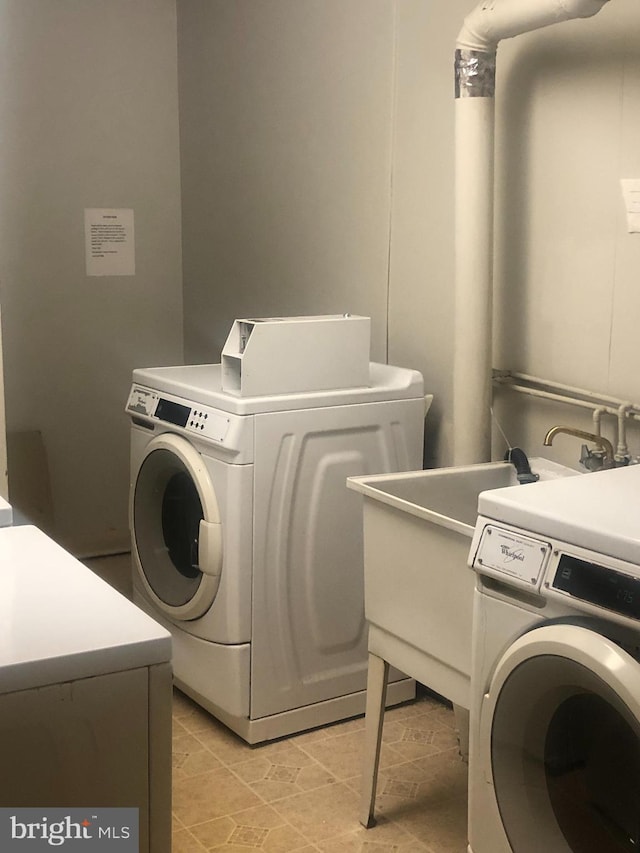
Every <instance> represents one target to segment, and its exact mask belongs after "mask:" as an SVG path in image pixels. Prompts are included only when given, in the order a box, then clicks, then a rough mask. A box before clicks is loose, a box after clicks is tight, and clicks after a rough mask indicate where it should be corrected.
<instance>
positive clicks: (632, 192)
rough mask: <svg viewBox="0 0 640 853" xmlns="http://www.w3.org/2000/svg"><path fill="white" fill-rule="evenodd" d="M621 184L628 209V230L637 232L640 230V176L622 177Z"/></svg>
mask: <svg viewBox="0 0 640 853" xmlns="http://www.w3.org/2000/svg"><path fill="white" fill-rule="evenodd" d="M620 184H621V185H622V197H623V199H624V206H625V209H626V211H627V230H628V231H629V233H630V234H637V233H639V232H640V178H622V179H621V181H620Z"/></svg>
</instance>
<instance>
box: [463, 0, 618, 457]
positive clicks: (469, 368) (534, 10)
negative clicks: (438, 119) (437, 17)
mask: <svg viewBox="0 0 640 853" xmlns="http://www.w3.org/2000/svg"><path fill="white" fill-rule="evenodd" d="M607 2H608V0H484V2H482V3H480V4H479V5H478V6H477V7H476V8H475V9H474V10H473V11H472V12H471V13H470V14H469V15H467V17H466V18H465V20H464V24H463V26H462V29H461V30H460V33H459V35H458V39H457V42H456V62H455V68H456V141H455V174H456V179H455V315H454V319H455V347H454V378H453V462H454V465H470V464H473V463H475V462H488V461H489V460H490V459H491V414H490V411H491V372H492V371H491V369H492V343H493V332H492V325H493V323H492V313H493V204H494V186H493V181H494V135H495V109H494V106H495V72H496V53H497V48H498V43H499V42H500V41H501V40H502V39H505V38H513V37H514V36H517V35H521V34H523V33H527V32H531V31H532V30H537V29H540V28H542V27H547V26H550V25H551V24H557V23H560V22H561V21H569V20H571V19H573V18H589V17H591V16H592V15H595V14H596V13H597V12H599V11H600V9H601V8H602V7H603V6H604V5H605V3H607Z"/></svg>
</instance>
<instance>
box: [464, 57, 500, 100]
mask: <svg viewBox="0 0 640 853" xmlns="http://www.w3.org/2000/svg"><path fill="white" fill-rule="evenodd" d="M455 69H456V98H493V97H494V96H495V92H496V54H495V51H494V52H493V53H485V52H483V51H479V50H461V49H460V48H458V50H456V63H455Z"/></svg>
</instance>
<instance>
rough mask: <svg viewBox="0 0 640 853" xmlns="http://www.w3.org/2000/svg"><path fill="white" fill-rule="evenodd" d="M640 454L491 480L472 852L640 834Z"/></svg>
mask: <svg viewBox="0 0 640 853" xmlns="http://www.w3.org/2000/svg"><path fill="white" fill-rule="evenodd" d="M638 495H640V466H633V467H629V468H620V469H616V470H612V471H602V472H598V473H592V474H585V475H583V476H578V477H570V478H567V479H562V480H555V481H553V482H545V483H542V482H540V483H535V484H530V485H527V486H524V487H523V486H518V487H515V488H507V489H501V490H496V491H489V492H485V493H482V494H481V495H480V497H479V502H478V509H479V513H480V516H479V518H478V522H477V526H476V530H475V534H474V539H473V544H472V548H471V553H470V560H471V561H472V564H473V567H474V569H475V570H476V572H477V588H476V592H475V609H474V628H473V633H474V642H473V672H472V682H471V688H472V703H471V704H472V706H471V747H470V757H469V842H470V844H469V851H470V853H539V851H541V850H544V851H547V853H569V851H571V853H622V852H623V851H635V850H638V847H639V846H640V515H639V513H638Z"/></svg>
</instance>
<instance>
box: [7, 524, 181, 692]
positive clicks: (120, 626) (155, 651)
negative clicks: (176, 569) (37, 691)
mask: <svg viewBox="0 0 640 853" xmlns="http://www.w3.org/2000/svg"><path fill="white" fill-rule="evenodd" d="M0 567H1V571H0V693H9V692H12V691H14V690H27V689H29V688H32V687H42V686H43V685H46V684H57V683H60V682H64V681H71V680H75V679H78V678H87V677H90V676H95V675H104V674H106V673H109V672H119V671H121V670H125V669H134V668H136V667H141V666H148V665H150V664H155V663H162V662H164V661H168V660H169V659H170V658H171V635H170V634H169V633H168V632H167V631H165V630H164V628H161V627H160V625H158V624H157V623H156V622H154V621H153V619H151V618H150V617H149V616H147V615H146V614H145V613H143V612H142V611H141V610H140V609H139V608H137V607H136V606H135V605H134V604H132V603H131V602H130V601H128V600H127V599H126V598H125V597H124V596H123V595H121V594H120V593H119V592H117V591H116V590H115V589H113V588H112V587H111V586H109V584H107V583H106V582H105V581H103V580H102V579H101V578H99V577H98V576H97V575H95V574H94V573H93V572H92V571H91V570H90V569H88V568H87V567H86V566H83V565H82V563H80V562H78V560H76V559H75V558H74V557H72V556H71V554H68V553H67V552H66V551H65V550H64V549H63V548H61V547H60V546H59V545H57V544H56V543H55V542H54V541H53V540H52V539H49V537H48V536H46V535H45V534H44V533H42V531H40V530H38V529H37V528H36V527H31V526H24V527H6V528H3V529H2V530H0Z"/></svg>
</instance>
